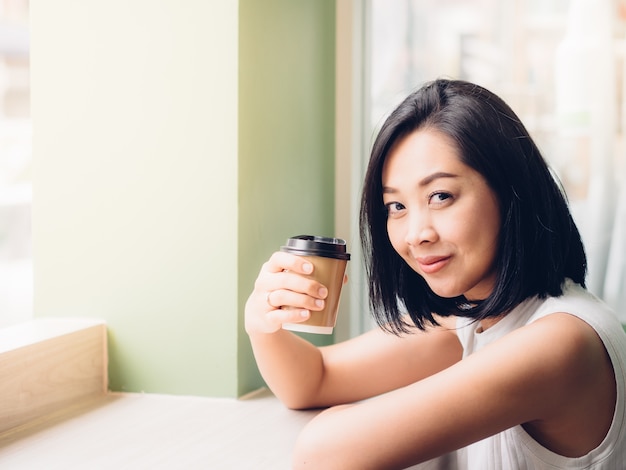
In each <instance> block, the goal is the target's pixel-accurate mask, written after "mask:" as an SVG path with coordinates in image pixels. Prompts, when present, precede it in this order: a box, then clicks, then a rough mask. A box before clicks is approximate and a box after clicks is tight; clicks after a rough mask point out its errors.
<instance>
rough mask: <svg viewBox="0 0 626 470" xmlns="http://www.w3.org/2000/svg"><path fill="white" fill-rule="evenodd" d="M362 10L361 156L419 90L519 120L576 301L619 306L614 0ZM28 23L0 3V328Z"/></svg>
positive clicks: (20, 218)
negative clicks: (449, 83)
mask: <svg viewBox="0 0 626 470" xmlns="http://www.w3.org/2000/svg"><path fill="white" fill-rule="evenodd" d="M362 6H363V9H362V11H363V16H364V18H363V32H364V35H363V38H362V46H363V64H364V65H365V66H364V70H363V77H362V81H363V84H364V94H363V101H364V103H363V109H364V110H365V112H364V115H363V116H362V119H363V120H364V122H363V123H362V126H363V129H364V132H363V136H364V140H365V142H364V143H363V148H364V149H369V147H370V145H371V143H372V140H373V136H374V135H375V133H376V130H377V128H378V126H379V125H380V124H381V122H382V120H383V119H384V118H385V117H386V115H387V113H388V112H390V111H391V109H393V107H394V106H395V105H397V104H398V103H399V101H400V100H401V99H402V98H404V97H405V96H406V95H407V94H408V93H409V92H410V91H412V90H413V89H415V88H416V87H418V86H419V85H420V84H422V83H423V82H425V81H428V80H431V79H433V78H436V77H441V76H448V77H453V78H463V79H467V80H470V81H474V82H476V83H478V84H480V85H483V86H485V87H487V88H489V89H491V90H492V91H494V92H496V93H497V94H499V95H500V96H501V97H502V98H504V100H505V101H507V102H508V103H509V104H510V105H511V107H512V108H513V109H514V110H515V111H516V112H517V113H518V114H519V116H520V117H521V119H522V120H523V122H524V123H525V124H526V126H527V127H528V129H529V131H530V133H531V135H533V137H534V138H535V139H536V141H537V143H538V144H539V146H540V148H541V150H542V151H543V153H544V156H546V158H547V159H548V160H549V162H550V163H551V165H552V166H553V168H554V170H555V172H556V174H557V175H558V177H559V179H560V180H561V181H562V183H563V185H564V187H565V189H566V191H567V194H568V196H569V198H570V202H571V205H572V210H573V213H574V217H575V219H576V220H577V222H578V224H579V227H580V228H581V232H582V234H583V238H584V241H585V245H586V248H587V252H588V256H589V271H590V275H589V288H590V290H591V291H592V292H594V293H595V294H596V295H598V296H600V297H602V298H604V299H605V300H606V301H607V302H608V303H610V304H611V305H612V306H613V307H614V308H615V309H616V310H620V306H621V305H624V304H626V189H625V186H626V185H625V184H624V183H625V181H626V155H625V154H626V149H625V145H624V130H625V128H626V119H625V116H624V114H625V110H626V92H625V90H626V81H625V68H626V61H625V56H626V40H625V32H626V0H392V1H389V0H364V2H363V3H362ZM28 13H29V2H28V0H0V326H5V325H9V324H13V323H17V322H19V321H22V320H24V319H28V318H30V316H31V315H32V297H33V274H32V256H31V218H30V209H31V200H32V184H31V150H32V148H31V147H32V145H31V140H32V139H31V136H32V128H31V121H30V111H29V109H30V89H29V19H28ZM367 157H368V155H367V152H363V155H362V158H363V159H364V160H366V159H367ZM622 311H623V313H621V314H620V316H621V318H622V320H623V321H624V322H626V311H624V310H623V309H622ZM364 315H367V314H366V313H364Z"/></svg>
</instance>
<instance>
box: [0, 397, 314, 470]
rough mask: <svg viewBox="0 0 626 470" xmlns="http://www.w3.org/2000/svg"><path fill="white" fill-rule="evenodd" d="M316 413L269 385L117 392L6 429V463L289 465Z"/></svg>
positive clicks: (33, 469)
mask: <svg viewBox="0 0 626 470" xmlns="http://www.w3.org/2000/svg"><path fill="white" fill-rule="evenodd" d="M315 414H317V411H293V410H288V409H287V408H285V407H284V406H283V405H282V404H281V403H280V402H279V401H278V400H277V399H276V398H275V397H274V396H273V395H272V394H271V393H270V392H269V391H268V390H260V391H258V392H255V393H253V394H251V395H248V396H247V397H244V398H243V399H240V400H235V399H219V398H201V397H180V396H167V395H152V394H121V393H109V394H106V395H104V396H102V397H100V398H96V399H93V400H89V401H86V402H82V403H78V404H76V405H75V406H72V407H70V408H67V409H65V410H64V411H63V412H60V413H57V414H54V415H51V416H48V417H45V418H40V419H38V420H35V421H33V422H30V423H28V424H26V425H23V426H21V427H18V428H15V429H12V430H9V431H6V432H4V433H2V434H0V468H2V469H27V470H39V469H45V470H53V469H59V470H61V469H63V470H71V469H81V470H82V469H89V470H94V469H116V470H119V469H185V470H189V469H219V470H222V469H236V470H242V469H254V470H260V469H271V470H282V469H285V470H286V469H289V468H290V462H291V451H292V449H293V446H294V443H295V441H296V437H297V435H298V433H299V432H300V430H301V429H302V428H303V427H304V425H305V424H306V423H307V422H308V421H309V420H310V419H311V418H313V416H315Z"/></svg>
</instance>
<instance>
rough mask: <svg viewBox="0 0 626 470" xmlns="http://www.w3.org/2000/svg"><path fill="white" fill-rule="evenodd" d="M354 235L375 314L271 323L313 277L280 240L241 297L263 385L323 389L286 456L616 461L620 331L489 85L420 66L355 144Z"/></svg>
mask: <svg viewBox="0 0 626 470" xmlns="http://www.w3.org/2000/svg"><path fill="white" fill-rule="evenodd" d="M361 235H362V242H363V247H364V253H365V255H366V264H367V268H368V274H369V279H370V302H371V307H372V311H373V314H374V316H375V318H376V320H377V322H378V324H379V325H380V328H378V329H376V330H373V331H371V332H368V333H366V334H364V335H362V336H360V337H357V338H354V339H352V340H349V341H346V342H344V343H340V344H336V345H333V346H328V347H324V348H316V347H314V346H313V345H311V344H310V343H308V342H306V341H304V340H303V339H301V338H300V337H298V336H295V335H293V334H292V333H290V332H288V331H285V330H282V329H281V325H282V323H285V322H295V321H302V320H303V319H306V318H308V316H309V315H310V312H311V311H315V310H319V309H321V308H322V307H323V302H324V298H325V297H326V294H327V291H326V289H325V287H324V286H321V285H319V284H317V283H316V282H315V281H312V280H310V279H308V278H307V277H304V276H302V275H306V274H307V273H310V272H311V270H312V269H313V267H312V266H311V265H310V264H309V263H307V262H306V261H305V260H303V259H302V258H298V257H295V256H291V255H289V254H287V253H281V252H278V253H275V254H274V255H273V256H272V257H271V258H270V260H269V261H268V262H267V263H265V264H264V266H263V268H262V269H261V272H260V274H259V277H258V279H257V281H256V284H255V289H254V291H253V292H252V294H251V295H250V298H249V300H248V302H247V304H246V330H247V332H248V334H249V336H250V340H251V343H252V346H253V349H254V353H255V357H256V359H257V363H258V366H259V369H260V370H261V373H262V374H263V377H264V378H265V380H266V382H267V383H268V385H269V386H270V388H271V389H272V390H273V391H274V393H275V394H276V395H277V396H278V397H279V398H280V399H281V400H282V401H283V402H284V403H285V404H286V405H287V406H289V407H292V408H311V407H331V406H332V408H330V409H328V410H326V411H324V412H322V413H320V414H319V415H318V416H317V417H316V418H315V419H313V420H312V421H311V422H310V423H309V425H308V426H307V427H306V428H305V429H304V431H303V432H302V434H301V435H300V436H299V438H298V442H297V444H296V448H295V451H294V460H293V465H294V468H296V469H299V468H315V469H324V470H327V469H335V468H336V469H360V470H363V469H392V468H406V467H409V466H411V465H416V464H421V463H423V465H424V466H423V468H445V469H454V468H459V469H471V470H487V469H499V470H500V469H512V470H513V469H514V470H523V469H543V468H546V469H547V468H550V469H554V468H577V469H579V468H590V469H591V468H594V469H595V468H602V469H604V468H606V469H618V468H623V465H624V462H626V439H625V437H626V436H624V434H625V433H626V409H625V405H624V402H625V382H626V370H625V367H626V366H625V364H626V335H625V334H624V331H623V330H622V328H621V325H620V324H619V322H618V321H617V319H616V316H615V315H614V314H613V313H612V312H610V311H609V310H608V309H607V307H605V305H604V304H602V303H601V302H600V301H599V300H597V299H596V298H594V297H593V296H592V295H591V294H589V293H588V292H587V291H586V290H585V288H584V282H585V273H586V259H585V254H584V249H583V246H582V242H581V239H580V235H579V233H578V230H577V228H576V226H575V224H574V222H573V220H572V218H571V216H570V213H569V210H568V208H567V203H566V200H565V197H564V195H563V194H562V192H561V190H560V188H559V186H558V185H557V184H556V183H555V180H554V179H553V177H552V175H551V174H550V171H549V169H548V167H547V165H546V163H545V161H544V160H543V158H542V157H541V155H540V152H539V150H538V148H537V147H536V145H535V144H534V143H533V141H532V139H531V138H530V136H529V135H528V132H527V131H526V129H525V128H524V126H523V125H522V123H521V122H520V120H519V119H518V117H517V116H516V115H515V113H514V112H513V111H512V110H511V109H510V108H509V107H508V106H507V105H506V104H505V103H504V102H503V101H502V100H501V99H500V98H498V97H497V96H495V95H493V94H492V93H490V92H489V91H487V90H485V89H483V88H481V87H479V86H476V85H473V84H470V83H467V82H463V81H451V80H436V81H434V82H432V83H429V84H427V85H425V86H424V87H423V88H421V89H420V90H418V91H416V92H415V93H413V94H411V95H410V96H409V97H408V98H407V99H406V100H405V101H404V102H403V103H402V104H400V105H399V106H398V108H397V109H396V110H395V111H394V112H393V113H392V114H391V115H390V117H389V118H388V119H387V120H386V122H385V124H384V125H383V127H382V129H381V130H380V132H379V134H378V136H377V139H376V142H375V144H374V147H373V150H372V155H371V159H370V163H369V167H368V172H367V175H366V179H365V185H364V191H363V198H362V206H361ZM282 306H293V307H296V308H295V309H281V307H282ZM365 399H368V400H365ZM363 400H365V401H363ZM357 402H358V403H357ZM335 405H344V406H335ZM418 467H420V468H422V467H421V466H420V465H418Z"/></svg>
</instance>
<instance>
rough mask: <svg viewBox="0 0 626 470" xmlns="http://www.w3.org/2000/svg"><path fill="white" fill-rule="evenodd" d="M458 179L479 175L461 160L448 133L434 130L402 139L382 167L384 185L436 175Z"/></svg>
mask: <svg viewBox="0 0 626 470" xmlns="http://www.w3.org/2000/svg"><path fill="white" fill-rule="evenodd" d="M442 172H443V173H453V174H456V175H459V176H462V175H465V174H469V173H476V172H475V170H473V169H472V168H470V167H469V166H467V165H466V164H465V163H463V162H462V161H461V154H460V151H459V149H458V147H457V146H456V145H455V144H454V143H453V141H452V140H451V139H450V138H449V137H448V136H446V135H445V134H443V133H441V132H439V131H436V130H432V129H418V130H416V131H414V132H411V133H410V134H408V135H406V136H405V137H403V138H401V139H399V140H398V141H397V142H396V143H395V144H394V145H393V147H392V148H391V150H390V151H389V153H388V155H387V158H386V159H385V163H384V165H383V172H382V179H383V183H384V184H386V183H387V182H391V181H390V180H397V179H407V178H408V179H413V180H414V179H418V180H421V179H423V178H427V177H428V176H429V175H432V174H435V173H442Z"/></svg>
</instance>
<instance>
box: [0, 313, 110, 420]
mask: <svg viewBox="0 0 626 470" xmlns="http://www.w3.org/2000/svg"><path fill="white" fill-rule="evenodd" d="M107 377H108V376H107V349H106V326H105V324H104V322H102V321H100V320H88V319H82V318H81V319H57V318H55V319H37V320H33V321H30V322H26V323H22V324H18V325H15V326H10V327H7V328H2V329H0V432H3V431H7V430H10V429H12V428H15V427H18V426H21V425H23V424H26V423H28V422H30V421H32V420H33V419H36V418H38V417H41V416H44V415H47V414H49V413H53V412H55V411H58V410H62V409H64V408H65V407H68V406H70V405H72V404H74V403H76V402H77V401H81V400H86V399H91V398H94V397H102V396H103V395H104V394H106V391H107Z"/></svg>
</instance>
